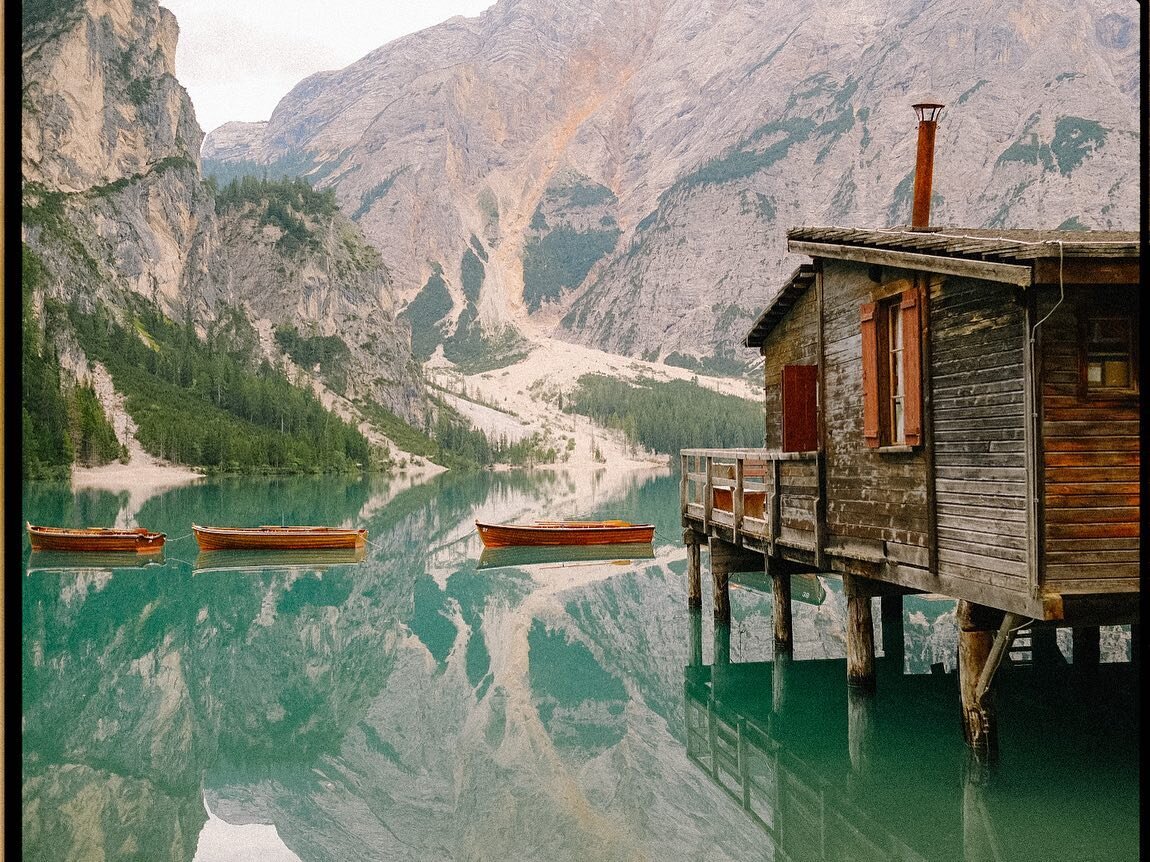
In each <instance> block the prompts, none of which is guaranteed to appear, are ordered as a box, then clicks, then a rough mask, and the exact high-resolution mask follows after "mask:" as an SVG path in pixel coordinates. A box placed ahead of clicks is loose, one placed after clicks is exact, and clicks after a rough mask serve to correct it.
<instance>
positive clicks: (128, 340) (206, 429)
mask: <svg viewBox="0 0 1150 862" xmlns="http://www.w3.org/2000/svg"><path fill="white" fill-rule="evenodd" d="M66 312H67V316H68V319H69V321H70V323H71V325H72V328H73V330H74V331H75V333H76V337H77V339H78V341H79V342H80V345H81V346H82V347H83V349H84V351H85V352H86V353H87V354H88V356H90V357H91V358H92V359H94V360H98V361H100V362H102V363H103V364H104V365H105V366H106V367H107V368H108V371H109V372H110V373H111V375H112V379H113V381H114V382H115V385H116V388H117V390H119V391H120V392H123V393H124V395H125V407H126V409H127V410H128V412H129V414H131V416H132V418H133V420H135V422H136V424H137V433H136V436H137V438H138V439H139V441H140V443H141V445H143V447H144V449H145V450H147V451H148V452H150V453H151V454H153V455H156V456H157V457H160V458H165V459H168V460H171V461H175V462H177V463H181V464H188V465H192V466H196V467H202V468H204V469H207V470H208V471H213V472H214V471H219V472H275V473H319V472H338V471H346V470H355V469H360V468H363V469H366V468H368V467H369V466H371V464H372V453H371V449H370V446H369V444H368V442H367V440H366V439H365V438H364V437H363V435H362V434H360V433H359V431H357V430H356V429H355V428H353V427H352V426H351V425H349V424H348V423H346V422H344V421H343V420H341V419H339V418H338V417H337V416H334V415H333V414H331V413H329V412H328V411H327V410H326V409H324V407H323V406H322V405H321V404H320V403H319V401H318V400H317V399H316V398H315V396H314V395H313V394H312V393H311V392H310V391H306V390H303V389H300V388H298V387H296V386H293V385H292V384H291V383H290V382H288V380H287V379H286V378H285V377H284V376H283V374H282V373H280V372H279V371H278V370H276V369H274V368H273V367H272V366H271V365H270V364H269V363H268V362H267V361H266V360H263V361H260V362H259V363H258V364H257V363H255V362H254V360H252V359H251V358H250V355H249V354H248V353H247V351H246V350H244V349H243V348H242V347H240V346H238V345H242V344H243V343H244V341H245V339H243V338H242V337H237V335H236V333H234V332H231V331H228V330H227V329H226V328H223V329H220V330H217V331H215V332H213V333H211V334H210V335H209V337H208V339H207V340H206V341H201V340H200V339H199V338H198V337H197V336H196V333H195V332H194V330H193V329H192V328H191V326H190V325H183V326H181V325H177V324H175V323H173V322H171V321H170V320H167V319H166V318H164V317H163V315H162V314H160V313H159V311H158V310H156V309H155V308H154V307H152V306H151V305H150V304H147V303H142V302H141V303H139V304H138V307H137V309H136V312H135V324H136V327H135V328H136V331H129V330H127V329H125V328H124V327H123V326H121V325H120V324H119V323H118V322H116V321H115V320H114V319H112V318H111V317H110V316H109V315H108V314H107V312H105V311H104V310H103V309H102V308H101V307H99V306H97V307H96V309H95V310H94V311H92V312H84V311H81V310H80V309H79V308H78V307H77V306H76V305H72V306H69V307H68V308H67V310H66ZM232 322H233V323H234V316H233V321H232Z"/></svg>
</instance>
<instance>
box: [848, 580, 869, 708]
mask: <svg viewBox="0 0 1150 862" xmlns="http://www.w3.org/2000/svg"><path fill="white" fill-rule="evenodd" d="M861 580H862V579H860V578H857V577H855V576H854V575H843V592H844V593H845V594H846V597H847V631H846V642H847V684H848V685H850V686H852V687H854V688H857V689H859V690H861V691H874V687H875V672H874V620H873V618H872V614H871V596H870V592H869V590H867V589H866V588H865V585H864V584H862V583H860V581H861Z"/></svg>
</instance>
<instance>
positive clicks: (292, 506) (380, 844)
mask: <svg viewBox="0 0 1150 862" xmlns="http://www.w3.org/2000/svg"><path fill="white" fill-rule="evenodd" d="M677 490H678V480H677V477H674V476H663V477H656V478H649V477H642V476H607V475H598V476H595V477H591V478H590V479H585V478H582V477H569V476H565V475H563V474H554V473H537V474H515V473H512V474H479V475H473V476H460V477H452V476H450V475H447V476H443V477H440V478H439V479H437V480H436V481H434V482H432V483H428V484H427V485H424V486H417V487H414V488H410V489H402V490H401V489H398V488H397V487H396V486H394V485H389V484H388V483H387V482H386V481H383V480H379V479H370V478H368V479H363V478H309V479H294V478H293V479H276V480H255V479H251V480H219V481H208V482H204V483H202V484H200V485H196V486H192V487H185V488H180V489H175V490H170V491H167V492H165V493H163V494H161V495H159V496H157V497H153V498H152V499H150V500H148V501H147V502H145V503H144V504H143V506H142V508H141V509H140V510H139V511H137V512H128V511H125V510H124V509H123V507H124V506H125V505H127V502H128V498H127V495H112V494H95V493H91V492H86V493H81V494H72V492H71V491H70V490H69V489H68V488H67V487H66V486H56V485H45V484H36V485H29V486H26V488H25V496H24V514H25V516H26V517H27V518H28V519H29V520H32V521H43V522H47V523H58V524H63V525H67V526H79V525H82V524H92V525H106V526H110V525H111V524H112V523H115V522H116V521H117V520H120V521H130V522H135V523H139V524H141V525H146V526H148V527H150V528H152V529H157V530H162V531H163V532H165V533H167V535H168V537H169V540H168V543H167V545H166V547H165V554H164V560H163V563H162V564H159V565H149V566H145V567H134V566H120V565H116V561H111V562H110V564H109V565H107V566H94V565H91V564H90V563H89V564H83V563H81V564H78V565H76V566H74V567H73V566H69V565H67V561H64V563H61V564H58V565H57V564H55V563H54V564H53V565H52V566H43V565H35V564H34V561H33V560H32V559H31V555H30V554H29V552H28V549H27V547H25V551H24V569H25V574H24V577H23V579H22V586H23V594H22V613H23V643H22V670H23V673H22V696H23V729H22V743H23V750H22V765H23V786H22V821H23V823H22V825H23V833H22V838H21V841H22V849H23V858H26V859H67V858H72V859H92V858H105V859H108V860H116V859H148V860H160V862H162V860H193V859H200V860H202V862H215V860H221V859H223V860H227V859H235V860H240V859H249V858H261V854H263V856H265V857H266V858H298V859H300V860H305V862H312V860H341V862H344V860H360V859H363V860H367V859H381V858H396V859H419V860H424V859H493V858H506V859H544V858H546V859H548V860H552V859H572V860H575V859H580V860H582V859H612V860H613V859H643V858H646V859H672V858H695V859H704V858H705V859H740V860H741V859H747V860H750V859H763V858H768V859H772V858H773V859H780V860H781V859H795V860H800V859H871V858H873V859H889V858H901V859H908V860H910V859H928V860H934V859H939V860H942V859H975V858H977V859H1001V860H1009V859H1027V860H1031V859H1038V858H1042V859H1059V858H1064V859H1087V858H1105V859H1134V858H1136V857H1137V850H1138V833H1137V823H1138V820H1137V815H1138V804H1137V800H1138V793H1137V778H1138V772H1137V756H1136V755H1137V742H1136V740H1137V723H1136V719H1135V715H1136V709H1135V707H1134V705H1133V701H1134V698H1135V696H1136V694H1135V693H1136V691H1137V682H1136V679H1135V678H1134V677H1133V669H1132V666H1131V665H1130V664H1129V663H1112V664H1103V665H1102V667H1101V668H1100V669H1099V672H1098V675H1097V677H1096V678H1095V679H1094V680H1093V681H1092V682H1091V681H1089V680H1082V679H1079V678H1078V677H1077V676H1076V675H1075V674H1074V672H1073V671H1074V669H1073V666H1070V667H1069V668H1067V667H1059V666H1057V665H1055V666H1052V667H1050V668H1044V667H1038V666H1033V667H1018V668H1013V667H1010V668H1006V669H1005V672H1006V677H1004V682H1003V685H1002V686H1001V693H1000V694H1001V696H1000V700H999V711H1000V715H1001V729H1002V758H1001V763H1000V764H999V766H998V768H997V769H996V770H994V772H993V773H991V774H983V773H977V772H971V771H970V770H968V769H967V766H966V757H965V750H964V749H963V747H962V740H961V733H960V730H959V725H958V716H957V709H958V707H957V689H956V683H955V680H954V676H953V674H952V673H942V672H941V671H942V670H943V668H947V667H949V668H952V667H953V650H954V639H953V638H954V635H953V613H952V605H950V604H949V603H946V602H939V601H929V600H926V599H922V598H917V597H908V599H907V600H906V607H905V614H904V622H905V631H904V645H905V656H902V657H900V660H898V661H895V660H894V659H893V657H891V658H890V660H887V659H886V658H885V657H884V659H883V660H880V662H879V665H880V677H879V681H878V693H877V695H876V696H875V698H874V699H873V700H872V701H870V702H864V703H859V702H856V701H854V700H852V699H851V698H850V697H849V696H848V692H847V689H846V686H845V670H844V668H843V661H842V656H843V647H842V627H843V610H844V603H843V600H842V594H841V587H840V585H839V584H838V582H837V580H836V579H833V578H829V579H826V580H825V581H824V580H816V581H814V582H809V583H804V584H803V585H802V588H801V589H802V596H796V598H800V599H801V598H803V597H805V599H806V600H805V601H798V602H796V603H795V604H794V606H793V613H794V626H795V635H796V646H795V656H796V658H795V659H794V660H793V661H790V662H789V663H787V662H776V661H774V656H773V647H772V634H773V629H772V626H771V610H772V609H771V598H770V595H769V591H765V592H764V591H761V590H759V589H758V588H757V586H756V580H755V579H754V578H747V579H745V582H744V584H745V586H746V587H747V588H746V589H743V590H737V591H735V592H734V593H733V595H732V604H733V613H734V621H733V626H732V628H731V629H728V630H724V629H721V628H720V629H719V630H718V632H717V634H718V638H717V639H716V637H715V635H716V631H715V629H714V627H713V626H712V625H711V624H710V621H709V619H708V620H704V619H702V618H701V617H700V616H699V615H698V614H694V615H691V614H689V613H688V611H687V608H686V597H685V581H684V571H685V550H684V548H683V547H682V545H681V543H680V542H679V541H678V539H679V537H680V536H681V532H680V528H679V519H678V512H677V511H676V508H677ZM558 514H561V515H563V516H581V517H587V518H604V517H625V518H627V519H628V520H632V521H642V522H650V523H654V524H655V525H656V539H655V542H654V545H653V547H651V548H650V551H649V552H650V554H651V556H650V557H649V558H646V557H645V555H640V554H638V553H633V554H628V555H627V556H626V557H625V559H627V560H628V562H625V563H622V564H620V563H618V562H617V561H616V560H615V559H614V558H613V555H610V556H612V559H604V560H590V559H588V560H577V561H564V562H540V561H534V562H532V561H519V562H518V563H515V562H512V563H510V564H508V565H503V566H501V567H499V568H486V567H485V566H484V564H483V562H482V559H481V552H482V548H481V545H480V543H479V540H478V537H477V536H476V535H475V532H474V521H475V519H476V518H477V517H482V518H492V519H496V520H515V519H519V518H529V517H543V516H552V515H558ZM193 521H195V522H208V523H212V522H218V523H225V522H226V523H232V524H240V525H244V524H258V523H269V522H271V523H275V522H280V523H347V524H355V525H356V526H364V527H367V528H368V530H369V537H370V540H369V545H368V548H367V549H366V553H365V554H364V556H363V558H362V559H359V560H335V559H326V558H325V559H315V560H311V559H309V560H294V559H286V558H285V559H271V558H261V559H259V560H251V561H246V560H242V559H236V558H229V559H227V560H222V561H221V560H215V561H213V560H202V559H200V558H199V557H198V549H197V548H196V545H195V541H194V539H193V538H192V537H191V535H190V524H191V523H192V522H193ZM620 559H624V558H623V557H621V558H620ZM55 562H58V561H55ZM875 617H876V621H877V620H878V619H879V615H878V614H877V613H876V614H875ZM1122 638H1126V640H1125V641H1124V640H1122ZM1127 641H1128V636H1126V635H1125V634H1124V633H1122V632H1119V631H1117V630H1115V631H1111V632H1108V633H1107V639H1106V640H1104V655H1106V650H1107V649H1109V653H1110V654H1111V656H1110V657H1111V658H1119V657H1121V655H1120V654H1121V652H1122V650H1123V649H1124V648H1125V644H1126V642H1127ZM1106 644H1109V645H1110V647H1109V648H1108V647H1106ZM931 665H934V666H935V671H936V672H935V673H934V674H932V673H930V668H931ZM906 670H909V671H912V673H903V672H902V671H906ZM1084 686H1086V688H1083V687H1084ZM1090 686H1093V688H1090ZM1084 692H1086V693H1092V695H1091V696H1085V695H1084ZM209 811H210V812H211V819H210V820H209V814H208V812H209ZM261 842H262V843H261ZM1060 853H1061V854H1062V855H1060ZM899 854H901V855H899Z"/></svg>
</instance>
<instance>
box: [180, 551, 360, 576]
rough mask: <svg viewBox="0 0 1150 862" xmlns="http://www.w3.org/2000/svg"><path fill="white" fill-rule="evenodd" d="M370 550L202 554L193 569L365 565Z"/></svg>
mask: <svg viewBox="0 0 1150 862" xmlns="http://www.w3.org/2000/svg"><path fill="white" fill-rule="evenodd" d="M366 553H367V549H366V548H364V547H363V546H362V545H360V546H359V547H358V548H305V549H303V550H259V549H254V550H227V551H200V553H199V555H198V556H197V557H196V562H195V564H194V565H193V566H192V573H193V574H195V573H197V572H240V571H251V572H255V571H266V570H268V569H297V568H304V569H326V568H327V567H328V566H340V565H354V564H355V563H359V562H362V561H363V558H364V556H365V555H366Z"/></svg>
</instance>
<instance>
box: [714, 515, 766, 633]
mask: <svg viewBox="0 0 1150 862" xmlns="http://www.w3.org/2000/svg"><path fill="white" fill-rule="evenodd" d="M709 546H710V550H711V578H712V580H713V581H714V597H715V622H716V623H717V624H720V625H730V623H731V592H730V575H731V573H732V572H761V571H762V570H763V558H762V556H761V555H760V554H758V553H756V552H754V551H748V550H747V549H745V548H741V547H739V546H738V545H732V544H731V543H730V542H726V541H723V540H722V539H719V538H715V537H713V536H712V537H711V540H710V543H709Z"/></svg>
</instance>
